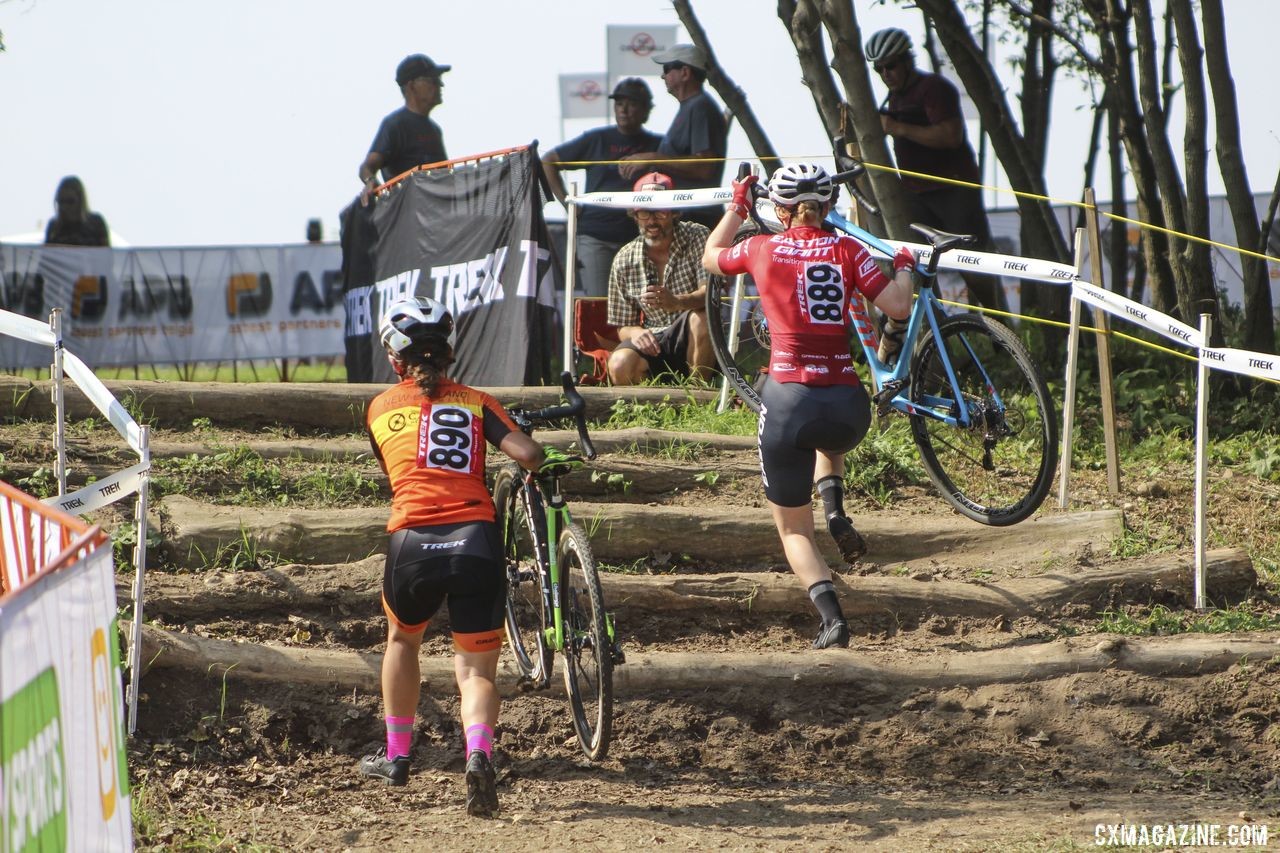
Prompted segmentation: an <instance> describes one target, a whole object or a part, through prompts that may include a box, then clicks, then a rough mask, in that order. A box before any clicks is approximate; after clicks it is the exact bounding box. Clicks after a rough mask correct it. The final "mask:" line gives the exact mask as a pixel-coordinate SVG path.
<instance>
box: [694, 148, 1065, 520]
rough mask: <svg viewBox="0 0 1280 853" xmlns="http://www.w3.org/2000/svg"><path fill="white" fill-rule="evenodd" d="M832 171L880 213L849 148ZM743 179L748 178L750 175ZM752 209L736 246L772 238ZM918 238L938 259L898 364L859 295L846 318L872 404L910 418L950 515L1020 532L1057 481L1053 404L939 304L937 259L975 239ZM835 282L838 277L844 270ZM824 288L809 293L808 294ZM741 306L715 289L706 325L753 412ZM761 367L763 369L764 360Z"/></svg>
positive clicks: (856, 231)
mask: <svg viewBox="0 0 1280 853" xmlns="http://www.w3.org/2000/svg"><path fill="white" fill-rule="evenodd" d="M836 163H837V165H838V167H839V168H840V169H841V170H842V171H840V172H839V173H837V174H836V175H833V176H832V180H833V181H834V182H837V183H843V184H845V185H846V186H848V188H849V190H850V192H851V193H852V194H853V196H854V197H855V198H856V199H857V200H858V202H859V203H860V204H862V205H863V206H864V207H865V208H867V209H868V210H869V211H871V212H872V213H875V212H876V208H875V206H874V205H873V204H871V202H870V201H868V200H867V199H866V198H865V197H864V196H863V195H862V194H861V193H860V192H859V191H858V188H857V187H856V186H855V185H854V184H853V179H854V178H855V177H857V176H858V175H859V174H861V173H862V172H863V171H864V167H863V166H862V164H861V163H859V162H858V161H857V160H855V159H853V158H852V157H849V156H848V155H847V154H845V153H844V145H843V140H836ZM743 167H746V168H749V167H748V164H745V163H744V164H743ZM746 168H744V169H743V170H742V172H740V176H739V179H741V177H743V176H744V175H745V171H746ZM752 189H753V191H754V193H755V196H756V198H760V197H763V196H766V195H767V193H766V191H765V190H764V189H763V188H761V187H759V186H756V187H753V188H752ZM749 208H750V212H751V215H752V218H753V219H754V220H755V224H754V225H753V224H752V223H748V224H746V225H744V226H743V228H742V229H741V230H740V231H739V233H738V235H737V236H736V237H735V242H738V241H739V240H743V239H747V238H748V237H750V236H753V235H755V234H760V233H769V232H772V231H776V230H777V229H776V228H775V227H772V226H770V225H769V224H766V223H765V222H764V221H763V220H761V218H760V217H759V215H758V214H757V213H756V211H755V206H754V204H752V205H749ZM825 224H826V226H827V227H829V228H832V229H834V230H837V231H840V232H843V233H845V234H848V235H849V236H851V237H853V238H854V239H856V240H858V241H860V242H862V243H863V244H864V245H866V246H868V247H870V248H871V249H872V250H873V252H878V253H879V254H881V255H883V256H884V257H885V258H892V257H893V255H894V252H895V251H896V249H895V247H893V246H890V245H889V244H888V243H886V242H885V241H883V240H881V239H880V238H879V237H877V236H875V235H874V234H872V233H870V232H868V231H865V230H863V229H862V228H859V227H858V226H857V225H855V224H854V223H853V222H850V221H849V220H848V219H846V218H845V217H843V216H841V215H840V214H838V213H837V212H835V210H832V212H831V213H830V214H829V215H828V216H827V218H826V222H825ZM911 227H912V228H914V229H915V230H916V231H917V232H919V233H920V234H921V235H923V236H924V237H925V239H927V240H928V242H929V243H930V245H931V246H932V251H930V252H928V253H927V254H928V257H927V258H922V262H923V263H924V267H923V268H921V267H920V266H919V264H917V267H916V270H915V272H916V275H915V278H916V280H917V281H918V283H919V288H918V292H917V294H916V300H915V305H914V306H913V308H912V311H911V317H910V319H909V320H908V323H907V329H906V332H905V333H904V336H903V341H902V347H901V350H900V351H899V356H898V358H897V360H896V361H893V362H891V363H890V364H886V363H885V362H883V361H881V360H880V359H879V357H878V356H877V355H876V347H877V343H878V342H877V339H876V332H875V325H874V324H873V323H872V321H871V318H870V316H869V315H868V312H867V306H866V304H865V302H864V301H863V299H862V298H861V297H860V296H858V295H857V294H856V293H855V294H854V298H853V299H852V300H851V304H850V306H849V309H850V313H851V316H852V319H853V328H854V331H855V332H856V333H857V336H858V341H859V343H860V344H861V345H862V352H863V354H864V356H865V358H866V363H867V367H868V370H869V372H870V375H871V379H872V381H873V382H874V387H875V388H877V389H879V390H878V391H877V392H876V394H875V397H874V404H875V406H876V408H877V411H878V412H879V413H880V414H885V413H887V412H890V411H898V412H901V413H903V414H905V415H907V416H908V417H909V419H910V423H911V436H912V438H913V439H914V441H915V443H916V446H917V447H918V448H919V450H920V461H921V463H922V464H923V466H924V469H925V471H926V472H927V473H928V475H929V479H930V480H932V481H933V484H934V486H935V487H937V489H938V491H939V493H940V494H941V495H942V497H943V498H944V499H945V500H946V501H947V502H948V503H950V504H951V505H952V506H953V507H955V508H956V509H957V510H959V511H960V512H961V513H963V514H964V515H966V516H968V517H969V518H972V519H974V520H975V521H979V522H982V523H983V524H991V525H1008V524H1015V523H1017V522H1019V521H1022V520H1023V519H1025V518H1027V517H1028V516H1030V515H1031V514H1032V513H1033V512H1035V511H1036V509H1037V508H1039V506H1040V504H1041V503H1042V502H1043V501H1044V499H1045V496H1046V495H1047V494H1048V492H1049V487H1050V485H1051V483H1052V480H1053V472H1054V468H1055V466H1056V464H1057V453H1058V443H1057V442H1058V438H1057V421H1056V420H1055V416H1054V411H1053V402H1052V400H1051V399H1050V397H1049V391H1048V388H1047V387H1046V385H1045V382H1044V379H1043V377H1042V376H1041V375H1040V372H1039V371H1038V370H1037V369H1036V367H1035V365H1034V364H1032V361H1031V356H1030V355H1029V354H1028V353H1027V350H1026V348H1025V347H1024V346H1023V345H1022V342H1021V341H1019V340H1018V338H1017V336H1016V335H1014V333H1013V332H1011V331H1010V330H1009V329H1008V328H1007V327H1005V326H1004V325H1003V324H1001V323H999V322H997V321H996V320H993V319H990V318H988V317H984V316H982V315H980V314H977V313H963V314H955V315H948V314H947V313H946V311H945V310H944V309H943V307H942V304H941V303H940V302H939V300H938V297H937V294H936V293H935V291H934V275H935V273H936V272H937V269H938V259H939V258H940V257H941V255H942V253H943V252H946V251H947V250H949V249H953V248H955V247H957V246H967V245H971V244H972V243H973V242H974V238H973V237H971V236H967V235H961V234H948V233H946V232H944V231H938V230H935V229H932V228H928V227H926V226H923V225H914V224H913V225H912V226H911ZM922 254H923V253H922ZM826 272H827V273H830V272H832V271H830V270H828V271H826ZM834 274H835V275H836V276H837V277H839V275H840V274H839V271H838V270H835V271H834ZM828 284H829V282H828V281H823V282H816V281H815V282H807V283H806V285H807V286H808V287H811V288H821V287H825V286H827V285H828ZM741 286H742V285H741V283H739V287H741ZM845 286H846V287H851V286H852V283H848V284H846V285H845ZM820 296H821V295H820V294H816V295H815V298H820ZM742 305H743V300H742V295H741V290H739V291H738V293H737V294H736V295H735V294H730V293H728V292H726V284H725V283H724V280H723V279H720V278H719V277H716V276H713V277H712V279H711V284H710V285H709V286H708V288H707V318H708V320H709V321H710V322H709V323H708V325H709V327H710V333H711V342H712V346H713V348H714V350H715V353H716V358H717V360H718V361H719V363H720V368H721V370H722V371H723V372H724V375H725V376H726V377H727V378H728V379H729V381H730V383H731V384H732V385H733V387H734V390H735V391H736V392H737V394H738V396H739V397H740V398H741V399H742V400H743V402H744V403H745V404H746V405H747V406H749V407H750V408H752V409H753V410H755V411H757V412H758V411H759V410H760V395H759V392H758V391H757V390H756V387H755V386H754V385H753V382H752V379H753V378H754V377H750V378H749V374H748V373H747V371H746V369H745V366H746V365H745V364H744V355H745V353H739V352H738V348H737V346H736V338H737V336H738V335H737V333H738V329H739V327H740V323H741V317H742V313H743V312H742ZM749 319H750V327H751V330H752V331H753V332H754V336H755V339H756V341H758V343H759V344H760V346H761V347H764V348H766V349H767V347H768V334H767V324H766V323H765V322H763V316H762V314H761V313H760V312H759V311H758V310H756V309H752V310H751V311H750V317H749ZM731 340H732V341H733V342H734V343H735V346H733V347H731V346H730V343H731ZM762 357H763V358H764V362H765V364H766V365H767V353H765V354H764V355H763V356H762Z"/></svg>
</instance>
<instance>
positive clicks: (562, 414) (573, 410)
mask: <svg viewBox="0 0 1280 853" xmlns="http://www.w3.org/2000/svg"><path fill="white" fill-rule="evenodd" d="M560 385H561V387H562V388H563V389H564V396H565V399H567V400H568V401H569V402H568V404H567V405H565V404H561V405H558V406H547V407H546V408H542V409H538V410H536V411H532V412H531V411H528V410H525V409H508V410H507V412H508V413H509V414H510V415H511V417H512V419H513V420H515V422H516V423H517V424H519V425H520V426H521V428H524V427H526V426H528V425H529V424H531V423H532V422H533V421H539V422H546V421H559V420H563V419H565V418H573V420H574V426H576V427H577V429H578V444H579V445H580V446H581V447H582V455H583V456H585V457H586V458H587V459H595V458H596V448H595V445H593V444H592V443H591V436H590V435H589V434H588V433H587V401H586V400H584V399H583V398H582V395H581V394H579V393H578V389H577V387H576V386H575V385H574V383H573V374H571V373H570V372H569V371H567V370H566V371H565V372H564V373H562V374H560Z"/></svg>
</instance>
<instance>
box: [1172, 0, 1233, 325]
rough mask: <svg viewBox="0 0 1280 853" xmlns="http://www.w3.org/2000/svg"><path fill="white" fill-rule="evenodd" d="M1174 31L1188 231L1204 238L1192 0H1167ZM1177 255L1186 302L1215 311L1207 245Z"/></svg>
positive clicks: (1203, 159) (1200, 81)
mask: <svg viewBox="0 0 1280 853" xmlns="http://www.w3.org/2000/svg"><path fill="white" fill-rule="evenodd" d="M1168 10H1169V12H1170V13H1171V14H1172V16H1173V25H1174V29H1175V30H1176V32H1177V43H1178V59H1179V61H1180V62H1181V63H1182V80H1183V84H1182V92H1183V99H1184V101H1185V103H1186V110H1187V121H1186V129H1185V131H1184V132H1183V137H1182V138H1183V149H1182V157H1183V168H1184V169H1185V171H1186V186H1187V233H1188V234H1191V235H1193V236H1195V237H1200V238H1203V239H1205V240H1207V239H1208V238H1209V184H1208V178H1207V177H1206V175H1205V167H1206V165H1207V160H1208V156H1209V143H1208V131H1207V130H1206V128H1207V127H1208V119H1207V117H1206V115H1205V113H1206V111H1207V110H1206V104H1205V94H1204V69H1203V64H1202V62H1201V59H1202V57H1203V55H1204V52H1203V51H1202V50H1201V49H1200V33H1199V31H1198V30H1197V28H1196V19H1195V13H1194V10H1193V9H1192V8H1191V0H1171V2H1170V3H1169V7H1168ZM1185 243H1186V245H1185V247H1184V248H1183V249H1182V260H1183V263H1184V264H1185V265H1186V268H1187V278H1188V281H1189V282H1190V283H1191V284H1192V291H1191V300H1192V302H1191V306H1190V307H1192V308H1194V309H1196V312H1197V314H1199V313H1201V312H1205V313H1209V314H1212V315H1213V316H1214V317H1215V318H1216V317H1218V316H1219V314H1220V312H1219V310H1218V291H1217V288H1216V287H1215V286H1214V282H1215V279H1214V275H1213V264H1212V262H1211V260H1210V256H1209V245H1208V244H1207V243H1204V242H1202V241H1201V240H1187V241H1185ZM1209 343H1210V345H1213V346H1220V345H1221V344H1222V326H1221V324H1219V323H1214V326H1213V334H1212V340H1211V341H1210V342H1209Z"/></svg>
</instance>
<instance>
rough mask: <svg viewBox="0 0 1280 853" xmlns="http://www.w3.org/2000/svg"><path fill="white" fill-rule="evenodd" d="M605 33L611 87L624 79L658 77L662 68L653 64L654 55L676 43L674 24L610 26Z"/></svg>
mask: <svg viewBox="0 0 1280 853" xmlns="http://www.w3.org/2000/svg"><path fill="white" fill-rule="evenodd" d="M605 32H606V34H605V42H606V45H607V49H606V56H607V57H608V64H609V85H610V86H612V85H614V84H616V83H617V82H618V81H619V80H621V79H622V78H623V77H632V76H636V77H657V76H658V75H659V74H660V73H661V71H662V69H660V68H658V66H657V64H656V63H655V62H654V61H653V55H654V54H655V53H662V52H663V51H664V50H667V49H669V48H670V47H671V46H672V45H673V44H675V43H676V28H675V27H674V26H671V25H664V26H656V27H624V26H617V25H615V24H610V25H609V26H608V27H606V28H605Z"/></svg>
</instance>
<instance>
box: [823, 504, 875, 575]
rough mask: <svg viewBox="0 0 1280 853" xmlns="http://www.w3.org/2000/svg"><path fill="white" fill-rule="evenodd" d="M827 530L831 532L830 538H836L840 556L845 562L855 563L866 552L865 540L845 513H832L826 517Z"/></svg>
mask: <svg viewBox="0 0 1280 853" xmlns="http://www.w3.org/2000/svg"><path fill="white" fill-rule="evenodd" d="M827 530H828V531H829V532H830V533H831V538H832V539H834V540H836V547H837V548H839V549H840V556H841V557H843V558H844V559H845V561H846V562H849V563H855V562H857V561H858V560H859V559H860V558H861V557H862V555H863V554H865V553H867V541H866V540H865V539H863V538H862V534H861V533H859V532H858V531H857V530H855V529H854V528H853V522H852V521H850V520H849V517H848V516H847V515H833V516H831V517H830V518H828V519H827Z"/></svg>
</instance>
